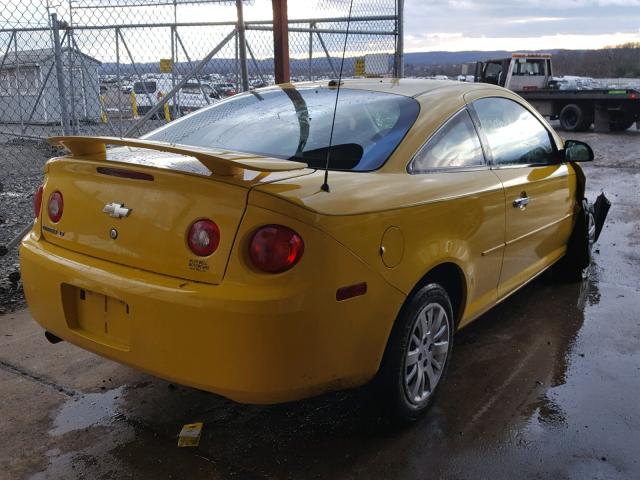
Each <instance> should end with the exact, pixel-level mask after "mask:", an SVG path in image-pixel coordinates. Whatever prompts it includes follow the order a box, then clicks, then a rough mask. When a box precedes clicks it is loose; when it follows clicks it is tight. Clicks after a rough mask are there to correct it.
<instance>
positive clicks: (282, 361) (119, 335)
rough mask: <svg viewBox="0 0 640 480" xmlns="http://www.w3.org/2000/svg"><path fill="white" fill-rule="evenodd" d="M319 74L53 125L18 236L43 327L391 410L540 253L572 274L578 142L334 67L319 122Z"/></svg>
mask: <svg viewBox="0 0 640 480" xmlns="http://www.w3.org/2000/svg"><path fill="white" fill-rule="evenodd" d="M335 85H336V82H328V83H327V82H316V83H305V84H302V85H299V86H295V85H290V84H288V85H284V86H274V87H269V88H264V89H261V90H256V91H254V92H251V93H243V94H240V95H236V96H234V97H232V98H229V99H225V100H223V101H220V102H217V103H216V104H214V105H212V106H210V107H205V108H202V109H200V110H199V111H198V112H195V113H193V114H192V115H189V116H187V117H184V118H183V119H180V120H178V121H176V122H172V123H169V124H167V125H165V126H163V127H162V128H160V129H158V130H155V131H153V132H151V133H149V134H148V135H146V136H144V137H142V138H141V139H121V138H107V137H54V138H51V139H50V142H51V143H52V144H54V145H58V146H64V147H66V148H67V149H69V151H70V153H69V154H68V155H66V156H64V157H60V158H55V159H52V160H50V161H49V162H48V163H47V165H46V175H45V180H44V185H43V186H42V187H40V189H39V190H38V192H37V194H36V201H35V212H36V218H35V223H34V226H33V230H32V231H31V232H30V233H29V234H28V235H27V236H26V237H25V238H24V240H23V241H22V245H21V249H20V255H21V268H22V276H23V282H24V290H25V294H26V298H27V301H28V304H29V308H30V310H31V313H32V315H33V317H34V318H35V319H36V320H37V321H38V322H39V323H40V324H41V325H42V326H43V327H44V328H45V329H46V331H47V332H48V333H47V335H48V337H49V338H50V339H52V340H54V341H57V340H58V339H65V340H68V341H69V342H72V343H74V344H76V345H78V346H80V347H82V348H84V349H87V350H90V351H92V352H95V353H98V354H100V355H103V356H105V357H108V358H111V359H113V360H115V361H118V362H122V363H124V364H127V365H131V366H134V367H137V368H139V369H141V370H144V371H146V372H150V373H152V374H155V375H158V376H160V377H163V378H167V379H170V380H171V381H175V382H179V383H182V384H185V385H190V386H193V387H196V388H201V389H205V390H209V391H212V392H215V393H218V394H220V395H223V396H225V397H228V398H230V399H233V400H235V401H238V402H247V403H277V402H286V401H291V400H297V399H301V398H305V397H310V396H313V395H318V394H321V393H324V392H329V391H334V390H339V389H345V388H351V387H356V386H359V385H363V384H366V383H367V382H372V385H373V386H374V387H375V388H374V389H373V391H374V392H375V395H378V398H379V399H380V400H381V401H384V402H386V404H387V406H388V408H387V410H386V411H387V412H388V413H390V414H393V415H395V416H397V417H399V418H401V419H405V420H407V419H414V418H416V417H417V416H418V414H420V413H421V412H423V411H424V410H425V409H426V408H427V407H428V406H429V405H430V404H431V403H432V401H433V399H434V395H435V393H436V392H437V389H438V386H439V385H440V383H441V382H442V379H443V378H444V376H445V374H446V371H447V367H448V365H449V364H450V362H451V356H452V353H453V345H454V332H456V331H457V330H459V329H461V328H463V327H465V326H467V325H469V324H470V323H471V322H472V321H473V320H475V319H476V318H478V317H479V316H480V315H482V314H483V313H484V312H486V311H487V310H488V309H490V308H491V307H493V306H495V305H496V304H497V303H499V302H501V301H502V300H504V299H505V298H507V297H509V296H510V295H511V294H513V293H514V292H515V291H516V290H518V289H519V288H521V287H522V286H523V285H525V284H527V283H528V282H529V281H531V280H532V279H533V278H535V277H536V276H538V275H539V274H540V273H542V272H543V271H545V270H546V269H548V268H550V267H551V266H552V265H554V264H558V262H563V263H561V265H562V271H563V272H565V273H571V274H573V275H579V274H580V273H581V272H582V270H583V268H584V267H585V265H586V263H588V260H587V261H586V263H585V256H588V253H589V252H590V249H591V247H592V245H593V242H594V241H595V239H596V236H597V235H596V233H597V230H598V226H599V227H600V228H601V226H602V222H603V221H604V216H603V215H601V214H600V213H598V212H594V211H593V209H592V208H591V207H590V206H588V205H586V206H585V204H584V203H583V195H584V188H585V176H584V173H583V171H582V169H581V168H580V166H579V164H578V163H576V162H579V161H590V160H592V159H593V152H592V150H591V149H590V148H589V146H588V145H586V144H585V143H582V142H578V141H570V140H568V141H563V140H562V139H561V138H560V137H559V136H558V135H557V134H556V132H555V131H554V130H553V129H552V128H551V127H550V126H549V125H548V124H547V123H546V121H545V120H544V119H543V117H542V116H541V115H540V114H538V113H537V112H536V111H535V110H534V109H533V108H532V107H531V106H530V105H529V104H528V103H527V102H525V101H524V100H523V99H522V98H521V97H519V96H518V95H517V94H515V93H512V92H510V91H508V90H505V89H503V88H500V87H497V86H490V85H479V84H471V83H462V82H453V81H434V80H409V79H402V80H399V81H398V80H391V79H362V80H353V81H350V80H346V81H344V82H343V85H342V87H341V90H340V96H339V102H338V106H337V110H336V115H335V128H334V125H332V118H333V114H334V101H335V98H336V87H335ZM332 131H333V132H334V134H333V143H332V144H330V143H329V142H330V138H331V137H330V132H332ZM106 145H116V146H121V147H131V148H114V149H105V146H106ZM158 152H160V153H158ZM326 166H328V170H327V171H326V172H325V167H326ZM325 175H326V177H325ZM549 321H559V320H557V319H553V318H550V319H549Z"/></svg>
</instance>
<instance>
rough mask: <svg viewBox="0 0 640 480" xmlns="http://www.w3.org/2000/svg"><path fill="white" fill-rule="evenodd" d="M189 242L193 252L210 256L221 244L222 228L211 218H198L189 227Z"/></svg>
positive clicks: (202, 255) (201, 255)
mask: <svg viewBox="0 0 640 480" xmlns="http://www.w3.org/2000/svg"><path fill="white" fill-rule="evenodd" d="M187 243H188V244H189V248H190V249H191V251H192V252H193V253H195V254H196V255H198V256H200V257H208V256H209V255H211V254H212V253H213V252H215V251H216V250H217V248H218V245H219V244H220V228H218V225H216V223H215V222H213V221H211V220H197V221H195V222H193V223H192V224H191V226H190V227H189V231H188V233H187Z"/></svg>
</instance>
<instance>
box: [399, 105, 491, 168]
mask: <svg viewBox="0 0 640 480" xmlns="http://www.w3.org/2000/svg"><path fill="white" fill-rule="evenodd" d="M481 165H484V156H483V153H482V147H481V145H480V140H479V139H478V135H477V133H476V130H475V128H474V126H473V122H472V121H471V117H470V116H469V112H467V110H466V109H465V110H462V111H461V112H459V113H458V114H457V115H455V116H454V117H453V118H452V119H451V120H449V121H448V122H447V123H446V124H445V125H444V126H443V127H442V128H441V129H440V130H438V132H436V134H435V135H434V136H433V137H431V138H430V139H429V141H428V142H427V143H425V144H424V145H423V146H422V148H421V149H420V151H418V153H417V154H416V155H415V157H413V160H412V161H411V163H410V164H409V173H423V172H427V171H432V170H435V169H442V168H462V167H477V166H481Z"/></svg>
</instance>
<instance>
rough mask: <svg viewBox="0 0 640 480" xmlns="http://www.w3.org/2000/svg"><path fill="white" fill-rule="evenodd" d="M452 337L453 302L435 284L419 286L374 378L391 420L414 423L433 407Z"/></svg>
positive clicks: (448, 359)
mask: <svg viewBox="0 0 640 480" xmlns="http://www.w3.org/2000/svg"><path fill="white" fill-rule="evenodd" d="M453 333H454V321H453V309H452V308H451V301H450V300H449V296H448V295H447V292H446V291H445V290H444V288H442V287H441V286H440V285H438V284H436V283H430V284H427V285H425V286H423V287H422V288H420V289H419V290H418V291H417V292H415V293H414V294H413V296H412V297H411V298H410V299H409V301H408V302H407V304H405V306H404V307H403V308H402V310H401V312H400V314H399V315H398V318H397V319H396V323H395V324H394V327H393V329H392V331H391V335H390V337H389V342H388V344H387V349H386V351H385V354H384V358H383V361H382V366H381V369H380V375H379V379H378V381H379V386H380V391H381V394H382V400H383V401H384V403H385V407H386V408H387V413H388V414H389V416H390V417H391V418H392V419H394V420H398V421H401V422H409V421H414V420H416V419H417V418H418V417H419V416H420V414H422V413H423V412H425V411H426V410H427V409H428V408H429V407H430V406H431V404H432V403H433V399H434V396H435V394H436V392H437V389H438V386H439V385H440V383H441V382H442V379H443V378H444V377H445V374H446V372H447V369H448V367H449V362H450V358H451V352H452V349H453Z"/></svg>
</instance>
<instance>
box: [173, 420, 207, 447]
mask: <svg viewBox="0 0 640 480" xmlns="http://www.w3.org/2000/svg"><path fill="white" fill-rule="evenodd" d="M201 433H202V422H196V423H188V424H186V425H185V426H184V427H182V430H180V435H178V446H179V447H197V446H198V445H199V444H200V434H201Z"/></svg>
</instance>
